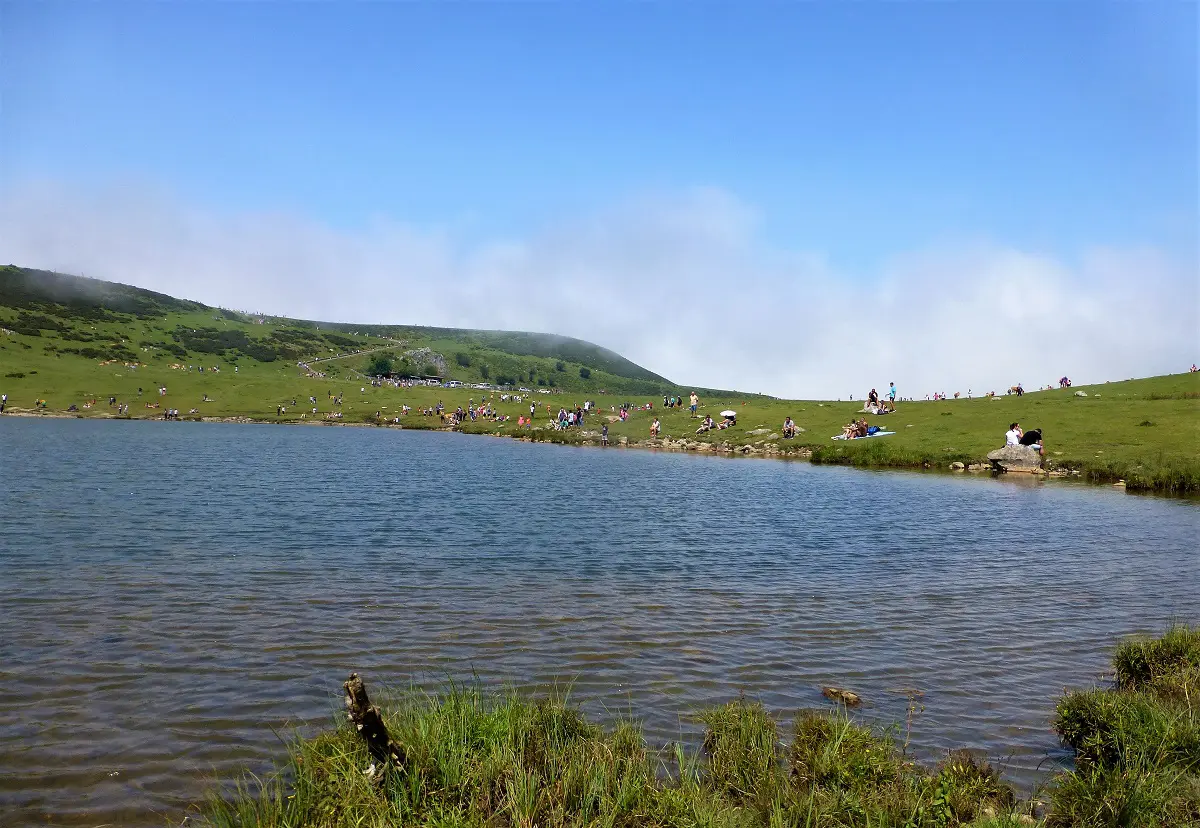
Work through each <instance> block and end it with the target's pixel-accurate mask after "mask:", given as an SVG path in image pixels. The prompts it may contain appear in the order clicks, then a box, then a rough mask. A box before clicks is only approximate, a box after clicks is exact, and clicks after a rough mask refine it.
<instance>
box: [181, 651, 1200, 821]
mask: <svg viewBox="0 0 1200 828" xmlns="http://www.w3.org/2000/svg"><path fill="white" fill-rule="evenodd" d="M1114 663H1115V665H1116V668H1117V682H1116V686H1115V687H1113V688H1109V689H1099V690H1093V691H1086V692H1081V693H1070V694H1068V695H1067V696H1066V697H1064V699H1063V700H1062V702H1061V703H1060V704H1059V708H1058V715H1057V718H1056V720H1055V727H1056V729H1057V730H1058V732H1059V734H1060V735H1061V736H1062V738H1063V740H1064V742H1066V743H1067V744H1068V745H1070V746H1071V747H1073V748H1074V749H1075V751H1076V766H1075V768H1074V769H1072V770H1068V771H1064V772H1062V773H1059V774H1058V775H1057V776H1055V777H1054V778H1053V779H1052V780H1051V782H1050V784H1049V785H1048V787H1047V790H1046V792H1045V794H1046V800H1045V801H1040V800H1031V801H1025V802H1021V801H1018V799H1017V797H1016V796H1015V793H1014V791H1013V789H1012V788H1011V787H1009V786H1008V785H1007V784H1006V783H1004V781H1003V780H1002V779H1001V778H1000V777H999V775H998V774H997V773H996V772H995V771H994V770H993V769H992V768H990V767H989V766H988V765H987V764H986V763H985V762H983V761H981V760H979V759H978V758H975V757H973V756H972V755H971V754H969V753H966V752H962V751H952V752H949V753H948V754H947V755H946V758H945V759H944V760H942V761H941V762H940V763H939V764H938V765H937V766H935V767H932V768H929V767H924V766H921V765H918V764H915V763H913V762H911V761H909V760H907V758H906V757H905V756H904V753H903V751H902V749H901V748H900V747H899V746H898V745H897V744H896V742H895V741H894V740H893V739H892V738H891V737H890V736H889V735H888V734H885V733H881V732H879V731H877V730H874V729H872V728H871V727H868V726H865V725H862V724H859V723H857V722H855V721H853V720H852V719H851V718H850V717H849V716H848V715H847V714H846V711H845V709H837V710H833V711H825V712H820V711H801V712H800V713H799V714H797V716H796V717H795V720H794V723H793V725H792V727H791V728H790V733H787V732H786V731H785V729H784V728H783V727H782V725H781V723H780V722H779V721H778V720H777V719H776V718H775V717H773V716H772V715H770V713H769V712H768V711H767V710H765V709H764V708H763V707H762V705H760V704H757V703H753V702H749V701H746V700H745V699H739V700H737V701H734V702H730V703H729V704H726V705H723V706H720V707H716V708H711V709H708V710H705V711H702V712H700V713H699V716H698V718H699V719H700V721H701V722H703V723H704V725H705V728H706V732H705V736H704V740H703V743H702V745H701V746H700V749H699V750H698V751H693V750H689V749H688V748H686V747H685V746H683V745H679V744H675V745H669V746H667V747H666V748H665V749H663V750H654V749H653V748H651V747H650V746H649V745H647V743H646V741H645V739H644V738H643V737H642V734H641V732H640V731H639V729H638V726H637V724H636V723H635V722H632V721H619V722H617V723H616V725H615V726H613V727H610V728H607V729H605V728H601V727H599V726H597V725H595V724H592V723H590V722H588V721H587V720H586V719H585V718H584V716H583V715H582V714H581V713H580V712H579V710H578V709H576V708H574V707H572V706H570V705H569V704H567V703H566V702H565V701H564V700H562V699H557V698H548V699H540V700H531V699H525V698H522V697H519V696H516V695H513V694H503V693H500V694H485V693H484V692H482V691H481V690H479V689H478V688H468V689H462V688H451V689H450V691H449V692H447V693H444V694H441V695H423V694H417V693H409V694H405V695H401V696H399V697H397V698H393V699H390V700H389V701H388V702H387V703H385V705H384V716H385V719H386V723H387V726H388V728H389V731H390V733H391V736H392V738H393V740H394V742H395V743H396V744H397V745H398V746H399V752H400V753H401V754H402V756H403V764H402V766H401V767H399V768H383V770H382V773H381V775H380V777H379V778H378V779H373V778H368V776H366V775H364V773H363V770H364V769H365V768H367V767H368V766H370V765H371V764H372V760H371V757H370V755H369V753H368V751H367V750H366V748H365V747H364V746H363V743H362V740H361V739H360V738H359V737H358V734H357V733H356V732H355V731H354V730H353V729H352V727H350V726H349V725H345V724H343V725H340V726H339V727H337V728H336V729H335V730H333V731H330V732H327V733H324V734H321V735H319V736H317V737H316V738H313V739H309V740H301V741H296V742H294V743H293V745H292V750H291V757H290V763H289V765H288V767H287V768H286V770H285V772H284V773H283V774H281V775H278V776H275V777H273V778H271V779H268V780H266V781H265V782H264V783H261V784H246V783H243V784H242V785H241V786H240V788H239V789H238V790H237V791H236V792H235V793H234V794H233V795H232V796H230V797H215V798H214V799H213V800H212V801H210V803H209V804H208V806H207V807H206V808H205V809H203V811H202V813H201V814H200V815H199V820H198V821H199V822H200V823H201V824H205V825H209V826H212V827H213V828H234V826H238V828H250V826H257V827H258V828H274V826H289V828H300V827H301V826H340V825H361V826H410V825H411V826H447V827H448V826H460V827H461V828H473V827H474V826H478V827H479V828H483V826H514V827H518V828H533V826H545V827H546V828H559V827H561V828H565V827H566V826H588V825H596V826H661V827H662V828H667V826H679V827H680V828H685V827H686V828H693V826H730V828H734V827H735V826H736V828H758V827H759V826H761V828H776V827H778V828H783V826H807V827H809V828H816V827H817V826H821V827H822V828H851V826H855V827H857V826H873V827H874V828H953V827H954V826H975V828H1004V827H1005V826H1014V827H1015V826H1025V825H1041V826H1044V828H1067V827H1068V826H1073V827H1076V828H1187V826H1192V827H1193V828H1194V827H1195V826H1197V825H1200V775H1198V774H1200V736H1198V733H1200V729H1198V722H1197V701H1196V692H1197V690H1198V689H1200V686H1198V685H1197V683H1196V679H1197V675H1198V672H1197V671H1198V669H1200V630H1195V629H1190V628H1187V627H1177V628H1174V629H1171V630H1169V631H1168V632H1167V634H1166V635H1165V636H1163V637H1162V638H1161V639H1156V640H1151V641H1129V642H1125V643H1123V644H1121V645H1120V647H1119V648H1118V650H1117V654H1116V657H1115V658H1114Z"/></svg>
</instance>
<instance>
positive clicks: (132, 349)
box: [0, 268, 1200, 493]
mask: <svg viewBox="0 0 1200 828" xmlns="http://www.w3.org/2000/svg"><path fill="white" fill-rule="evenodd" d="M14 271H15V272H14ZM29 273H30V272H29V271H21V270H19V269H13V268H8V269H0V328H3V329H4V331H3V332H0V392H3V393H7V394H8V396H9V410H10V411H13V412H21V411H29V412H32V411H34V410H35V402H36V401H37V400H45V402H46V408H45V409H39V410H44V411H46V412H50V413H54V412H59V413H61V412H64V411H65V410H66V409H68V408H69V407H70V406H72V405H75V406H77V407H78V409H79V411H78V412H77V413H78V414H79V415H81V416H113V414H114V409H113V408H112V407H110V406H109V405H108V404H107V400H108V398H109V397H110V396H114V397H116V398H117V399H118V402H125V403H132V405H131V409H130V414H131V416H134V417H160V416H161V415H162V408H167V407H174V408H178V409H180V410H181V412H182V413H183V414H184V415H185V416H194V417H235V416H236V417H250V418H254V419H262V420H270V421H277V420H278V421H299V420H301V419H304V420H305V421H311V420H312V419H317V420H320V421H324V420H325V419H326V418H327V417H329V416H330V415H332V414H335V413H336V414H340V415H341V418H340V421H341V422H362V423H373V424H382V423H384V422H389V421H393V420H395V419H396V418H397V416H398V415H399V413H400V408H401V406H402V405H408V406H411V407H412V408H414V409H417V410H419V409H421V408H424V407H428V406H433V405H435V404H436V403H438V402H439V401H440V402H442V403H443V404H444V405H446V406H447V407H448V408H449V409H451V410H453V409H455V408H456V407H458V406H466V405H467V403H468V400H474V401H475V402H476V403H478V402H480V401H481V399H482V398H483V397H484V396H487V397H489V398H490V400H491V402H492V403H493V405H494V407H495V409H496V410H498V411H499V412H500V413H501V414H505V415H509V416H510V417H511V418H512V419H511V420H510V421H508V422H504V423H497V422H494V421H491V420H480V421H477V422H467V423H464V424H463V425H461V426H459V427H458V428H460V429H461V430H463V431H468V432H479V433H496V434H503V435H508V436H520V437H524V438H529V439H534V440H545V441H552V442H563V443H576V444H587V443H592V444H595V443H597V442H598V439H599V435H598V432H599V429H600V427H601V425H602V424H603V423H605V422H607V423H608V424H609V429H610V438H611V440H612V442H613V443H614V444H619V443H620V441H621V440H622V439H624V440H625V441H626V442H627V443H630V444H638V443H640V444H642V445H646V446H651V447H662V448H670V449H673V450H687V451H698V452H705V451H712V452H719V451H724V452H736V453H740V454H764V455H769V456H811V458H812V459H813V461H814V462H822V463H845V464H854V465H860V466H876V467H878V466H896V467H914V468H922V467H926V468H937V469H948V468H949V467H950V465H951V464H953V463H956V462H961V463H964V464H971V463H980V462H982V461H983V460H984V458H985V457H986V454H987V452H988V451H989V450H990V449H993V448H997V447H999V446H1001V445H1003V442H1004V432H1005V430H1007V428H1008V424H1009V423H1010V422H1011V421H1013V420H1019V421H1020V422H1021V423H1022V425H1023V426H1024V427H1025V428H1027V429H1028V428H1041V429H1042V430H1043V432H1044V434H1045V438H1046V447H1047V460H1048V461H1049V464H1050V465H1051V467H1052V468H1058V469H1073V470H1076V471H1078V472H1080V474H1081V475H1082V476H1084V477H1086V478H1087V479H1090V480H1093V481H1095V482H1110V481H1116V480H1118V479H1123V480H1125V481H1127V483H1128V485H1129V488H1130V489H1151V490H1156V491H1163V492H1175V493H1184V492H1196V491H1200V374H1178V375H1172V376H1165V377H1152V378H1149V379H1140V380H1130V381H1124V382H1114V383H1105V384H1100V385H1094V386H1083V387H1076V388H1072V389H1066V390H1053V391H1038V392H1031V393H1027V394H1025V395H1024V396H1023V397H997V398H991V399H989V398H976V399H969V400H968V399H959V400H944V401H939V402H911V403H901V404H900V407H899V411H897V412H896V413H894V414H889V415H887V416H885V417H872V416H868V417H867V419H868V421H869V422H870V423H872V424H875V425H879V426H881V427H884V428H885V429H886V430H891V431H895V432H896V434H895V435H893V436H890V437H882V438H876V439H871V440H860V441H853V442H851V443H841V442H834V441H832V440H830V437H831V436H832V435H834V434H837V433H839V432H840V429H841V426H842V425H843V424H844V423H846V422H848V421H849V420H850V419H852V418H853V417H854V416H855V415H856V413H857V412H859V411H860V409H861V407H862V404H861V402H853V403H852V402H829V401H817V400H776V399H771V398H767V397H760V396H748V395H737V394H733V393H709V392H706V391H701V399H700V410H699V415H700V416H703V415H705V414H711V415H712V416H713V417H714V418H716V419H720V416H719V415H720V412H721V411H722V410H724V409H727V408H732V409H734V410H736V411H737V412H738V413H739V417H738V421H737V425H736V426H735V427H733V428H730V429H726V430H723V431H710V432H707V433H704V434H696V433H695V432H696V428H697V426H698V425H699V422H698V421H697V420H696V419H692V418H691V416H690V414H689V412H688V411H687V409H671V410H669V411H664V410H662V397H663V394H671V395H676V394H677V395H686V394H687V392H688V391H689V390H691V389H688V388H685V387H672V386H670V385H669V384H664V383H663V382H658V381H651V380H647V379H644V378H638V377H627V376H623V375H618V374H614V373H610V372H609V371H608V370H605V369H604V368H602V367H600V366H599V365H591V366H589V365H583V364H580V363H579V362H572V361H569V359H568V358H567V357H568V355H569V354H570V353H571V352H570V351H563V352H560V353H559V354H558V356H555V355H553V354H552V355H551V356H538V355H530V354H523V353H516V352H512V351H502V350H498V349H497V348H496V347H494V346H495V345H496V344H497V343H498V342H503V341H504V340H503V337H505V336H509V335H507V334H497V335H495V336H496V337H500V338H490V337H491V336H492V335H491V334H488V333H487V332H476V331H471V332H457V331H446V330H444V329H442V330H439V329H411V328H396V329H387V330H384V329H378V328H365V327H364V328H361V329H360V328H358V327H355V326H347V325H338V326H328V325H325V324H324V323H321V324H318V323H305V322H296V321H292V320H266V321H264V323H263V324H257V322H256V320H254V319H251V318H249V317H245V316H244V315H242V314H237V313H233V312H230V311H222V310H216V309H213V308H208V307H205V306H203V305H196V304H194V303H189V302H180V301H179V300H175V299H171V298H170V297H165V296H161V295H160V294H152V293H149V292H147V291H138V290H137V289H134V288H122V287H121V286H114V285H107V284H106V283H98V289H99V288H102V289H103V290H105V291H107V293H106V294H104V295H105V297H106V298H105V299H104V300H103V302H102V303H100V304H96V303H92V304H87V303H84V302H83V301H82V300H80V299H79V298H78V297H77V296H76V295H67V294H58V295H57V299H58V301H52V300H50V299H48V298H46V295H45V293H31V292H30V291H29V289H28V288H27V287H24V285H26V284H27V281H28V278H29V277H28V274H29ZM55 284H58V282H55ZM127 291H128V292H127ZM121 303H124V304H121ZM119 308H123V309H119ZM331 328H332V329H333V330H331ZM414 330H416V331H420V332H421V336H422V337H425V338H419V337H418V336H417V335H416V334H413V333H411V332H412V331H414ZM431 331H434V332H436V333H432V334H431V333H430V332H431ZM513 336H516V337H517V338H518V341H519V338H520V337H522V336H529V337H530V338H529V339H526V340H524V341H525V343H526V345H525V346H523V345H509V346H507V347H513V348H518V347H526V346H528V347H529V348H532V347H534V345H533V344H530V343H535V342H536V340H535V339H534V338H533V337H532V335H513ZM570 342H578V341H577V340H571V341H570ZM568 344H570V343H568ZM543 345H544V346H545V347H547V348H549V347H552V343H551V342H550V340H547V341H546V342H544V343H543ZM581 345H582V346H586V343H581ZM538 347H541V346H538ZM564 347H565V346H564ZM571 347H574V346H571ZM587 347H594V346H587ZM421 349H428V351H422V350H421ZM596 351H597V352H600V351H602V349H596ZM383 354H391V355H393V357H394V358H395V360H396V362H397V363H400V362H402V361H403V360H405V359H408V361H409V363H410V367H415V368H416V369H418V370H420V369H422V368H423V367H424V366H423V363H425V362H426V361H427V358H428V356H427V355H428V354H435V355H437V356H439V357H441V358H442V359H444V361H445V362H446V363H447V370H448V373H449V375H450V376H452V377H455V378H458V379H462V380H465V381H468V382H474V381H478V380H480V379H482V378H483V377H482V375H483V371H484V368H485V367H486V368H487V370H488V374H489V378H490V379H491V380H492V381H493V382H494V381H497V380H498V379H500V378H505V379H513V380H514V381H515V382H516V384H518V385H524V386H525V387H528V388H533V389H536V390H537V391H539V392H547V391H548V390H549V389H550V388H556V389H558V392H557V393H533V394H525V395H523V396H524V397H525V399H524V400H523V401H522V402H520V403H518V402H515V401H508V402H503V401H500V400H499V399H498V395H497V394H495V393H494V392H482V391H479V390H476V389H471V388H461V389H447V388H440V387H438V388H434V387H417V388H395V387H390V386H384V387H372V386H371V385H370V384H369V382H367V380H366V379H365V378H364V375H363V373H362V371H363V370H365V368H366V363H367V362H368V361H369V360H371V359H373V358H375V357H376V356H379V355H383ZM405 354H410V356H408V357H405ZM460 355H461V358H460ZM576 356H578V357H580V358H584V357H585V356H586V354H583V353H579V354H576ZM597 359H599V358H597ZM301 360H303V361H305V362H306V363H307V364H308V365H309V366H310V367H311V370H306V369H303V368H300V367H298V365H297V362H298V361H301ZM318 360H319V361H318ZM462 362H465V363H467V364H466V365H462V364H460V363H462ZM200 365H203V366H205V367H206V369H211V368H212V367H220V369H221V370H220V371H219V372H216V373H214V372H213V371H211V370H206V371H205V372H203V373H201V372H199V371H198V370H197V368H198V366H200ZM560 365H561V368H562V370H559V366H560ZM609 365H610V367H611V368H612V369H613V370H628V369H625V368H623V367H622V366H621V365H619V364H611V363H610V364H609ZM189 366H190V368H189ZM235 367H236V371H235V370H234V369H235ZM581 368H588V369H589V370H590V372H591V376H590V378H588V379H583V378H582V377H581V376H580V369H581ZM634 368H635V369H636V368H637V366H634ZM638 370H641V369H638ZM160 386H166V387H167V390H168V393H167V395H166V396H165V397H161V398H160V397H159V396H158V394H157V393H156V389H157V388H159V387H160ZM139 388H141V389H142V395H141V396H140V397H139V396H138V389H139ZM1077 391H1082V392H1084V393H1085V394H1087V396H1086V397H1081V396H1076V392H1077ZM310 396H315V397H316V398H317V403H316V405H315V406H313V405H312V404H311V403H309V402H308V399H309V397H310ZM206 397H207V400H206V399H205V398H206ZM334 397H341V398H342V404H340V405H337V404H335V403H334V402H333V400H332V398H334ZM93 399H95V400H97V401H98V404H97V405H95V406H93V407H90V408H85V407H84V406H85V404H86V403H87V402H88V401H89V400H93ZM531 399H532V400H533V401H534V402H535V404H536V407H537V419H536V420H535V423H534V425H533V426H519V425H517V424H516V422H515V420H516V418H517V417H518V416H519V415H528V413H529V404H530V400H531ZM585 399H591V400H594V401H595V402H596V403H597V405H598V407H599V408H600V416H599V417H592V418H590V419H589V420H588V422H587V424H586V425H585V427H584V428H582V429H571V430H568V431H565V432H564V431H557V430H555V429H554V428H553V427H552V425H551V420H550V414H551V413H554V414H556V413H557V411H558V409H559V408H560V407H563V406H565V407H572V406H573V405H574V404H576V403H582V402H583V401H584V400H585ZM293 401H295V403H293ZM622 402H631V403H633V404H635V405H636V406H645V405H646V404H647V403H651V402H652V403H654V409H653V410H635V411H634V413H633V415H632V416H631V418H630V419H629V421H627V422H618V421H616V417H615V413H614V409H615V408H616V407H617V406H619V405H620V404H621V403H622ZM155 404H158V405H160V406H161V408H147V407H146V406H147V405H155ZM279 405H283V406H285V407H286V408H287V411H286V413H285V414H284V415H282V416H279V415H278V414H277V407H278V406H279ZM313 407H316V408H317V413H316V415H315V417H314V415H313V413H312V408H313ZM193 409H195V410H196V412H197V413H196V414H195V415H190V414H189V412H191V411H192V410H193ZM786 416H791V417H792V418H793V419H794V420H795V421H796V423H797V425H799V426H800V427H801V428H802V429H804V431H803V432H802V433H801V434H800V435H799V436H798V437H796V438H795V439H791V440H785V439H782V437H781V435H780V426H781V424H782V423H783V419H784V417H786ZM654 417H659V418H660V419H661V422H662V426H663V431H662V434H661V435H660V437H659V438H658V439H656V440H651V439H650V435H649V426H650V423H651V421H652V419H653V418H654ZM393 424H394V423H393ZM401 424H402V425H403V426H404V427H405V428H439V427H443V425H444V424H443V423H442V421H441V420H440V419H439V418H436V417H424V416H421V415H420V414H418V413H412V414H409V415H407V416H405V417H403V418H402V420H401Z"/></svg>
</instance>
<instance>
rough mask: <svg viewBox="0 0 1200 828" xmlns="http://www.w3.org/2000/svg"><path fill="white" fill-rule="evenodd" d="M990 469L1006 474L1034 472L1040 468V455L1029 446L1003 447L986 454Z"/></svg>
mask: <svg viewBox="0 0 1200 828" xmlns="http://www.w3.org/2000/svg"><path fill="white" fill-rule="evenodd" d="M987 459H988V460H990V461H991V463H992V467H993V468H997V469H1003V470H1004V471H1006V472H1035V471H1037V470H1038V469H1040V468H1041V467H1042V454H1041V452H1039V451H1038V450H1037V449H1035V448H1031V447H1030V446H1005V447H1004V448H998V449H995V450H993V451H989V452H988V456H987Z"/></svg>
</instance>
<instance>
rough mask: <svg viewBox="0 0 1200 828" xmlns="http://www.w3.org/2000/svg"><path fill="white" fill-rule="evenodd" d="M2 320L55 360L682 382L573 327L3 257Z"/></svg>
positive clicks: (501, 380)
mask: <svg viewBox="0 0 1200 828" xmlns="http://www.w3.org/2000/svg"><path fill="white" fill-rule="evenodd" d="M0 326H2V327H3V328H5V329H6V331H7V332H8V336H18V337H22V338H23V339H22V340H21V343H22V345H23V346H30V345H31V343H30V341H29V340H32V339H34V338H36V339H37V340H38V341H40V343H41V345H42V351H43V352H44V353H48V354H51V355H53V356H54V357H55V358H56V359H61V358H63V357H68V358H70V357H83V358H85V359H91V360H104V359H113V360H118V361H143V362H146V361H149V362H151V363H152V362H153V361H154V360H156V359H176V360H193V361H201V362H203V361H204V359H206V358H211V357H219V358H222V359H225V360H227V361H229V362H230V363H236V362H237V360H238V359H250V360H256V361H259V362H274V361H276V360H283V361H315V360H318V359H326V360H336V361H337V364H336V365H326V367H325V369H324V370H323V373H324V372H333V373H334V374H336V373H338V372H343V373H348V374H354V373H358V372H363V371H366V370H367V369H368V356H367V355H366V354H364V355H362V357H361V358H355V357H356V355H357V353H358V352H370V353H371V354H378V355H380V356H383V357H387V363H388V364H390V365H391V366H392V368H393V371H394V372H395V373H401V374H405V375H413V376H425V375H435V374H436V375H438V376H442V377H444V378H447V379H456V380H461V381H464V382H490V383H497V384H504V385H514V386H516V385H528V386H530V387H534V386H541V387H551V388H560V389H564V390H572V391H594V390H601V389H605V390H609V391H613V392H628V393H638V394H659V393H668V392H669V391H670V390H672V388H673V386H672V384H671V383H670V381H669V380H667V379H665V378H664V377H662V376H660V375H658V374H656V373H654V372H652V371H650V370H648V369H646V368H643V367H642V366H640V365H637V364H636V363H634V362H631V361H630V360H628V359H626V358H625V357H623V356H621V355H620V354H617V353H615V352H613V351H611V350H609V349H607V348H602V347H600V346H598V345H595V344H593V343H590V342H585V341H584V340H581V339H575V338H572V337H566V336H557V335H551V334H539V333H529V332H521V331H484V330H469V329H459V328H435V327H423V326H414V325H355V324H353V323H346V322H318V321H313V320H298V319H288V318H285V317H265V318H264V317H259V316H255V315H250V314H244V313H240V312H237V311H230V310H226V309H221V308H213V307H210V306H208V305H204V304H202V303H199V302H192V301H187V300H182V299H177V298H174V297H171V296H167V295H165V294H162V293H156V292H154V291H150V290H145V289H142V288H137V287H132V286H129V285H122V284H117V283H114V282H105V281H100V280H97V279H89V278H85V277H81V276H72V275H68V274H62V273H54V272H50V271H45V270H34V269H30V268H22V267H17V266H14V265H8V266H5V267H0ZM76 343H87V344H85V345H83V346H79V345H77V344H76ZM347 354H348V355H349V356H347ZM380 364H382V363H375V364H374V367H376V368H378V367H379V365H380Z"/></svg>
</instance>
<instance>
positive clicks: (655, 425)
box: [650, 417, 662, 437]
mask: <svg viewBox="0 0 1200 828" xmlns="http://www.w3.org/2000/svg"><path fill="white" fill-rule="evenodd" d="M660 428H662V426H661V425H660V424H659V422H658V417H655V418H654V422H652V423H651V424H650V436H651V437H657V436H658V431H659V429H660Z"/></svg>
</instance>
